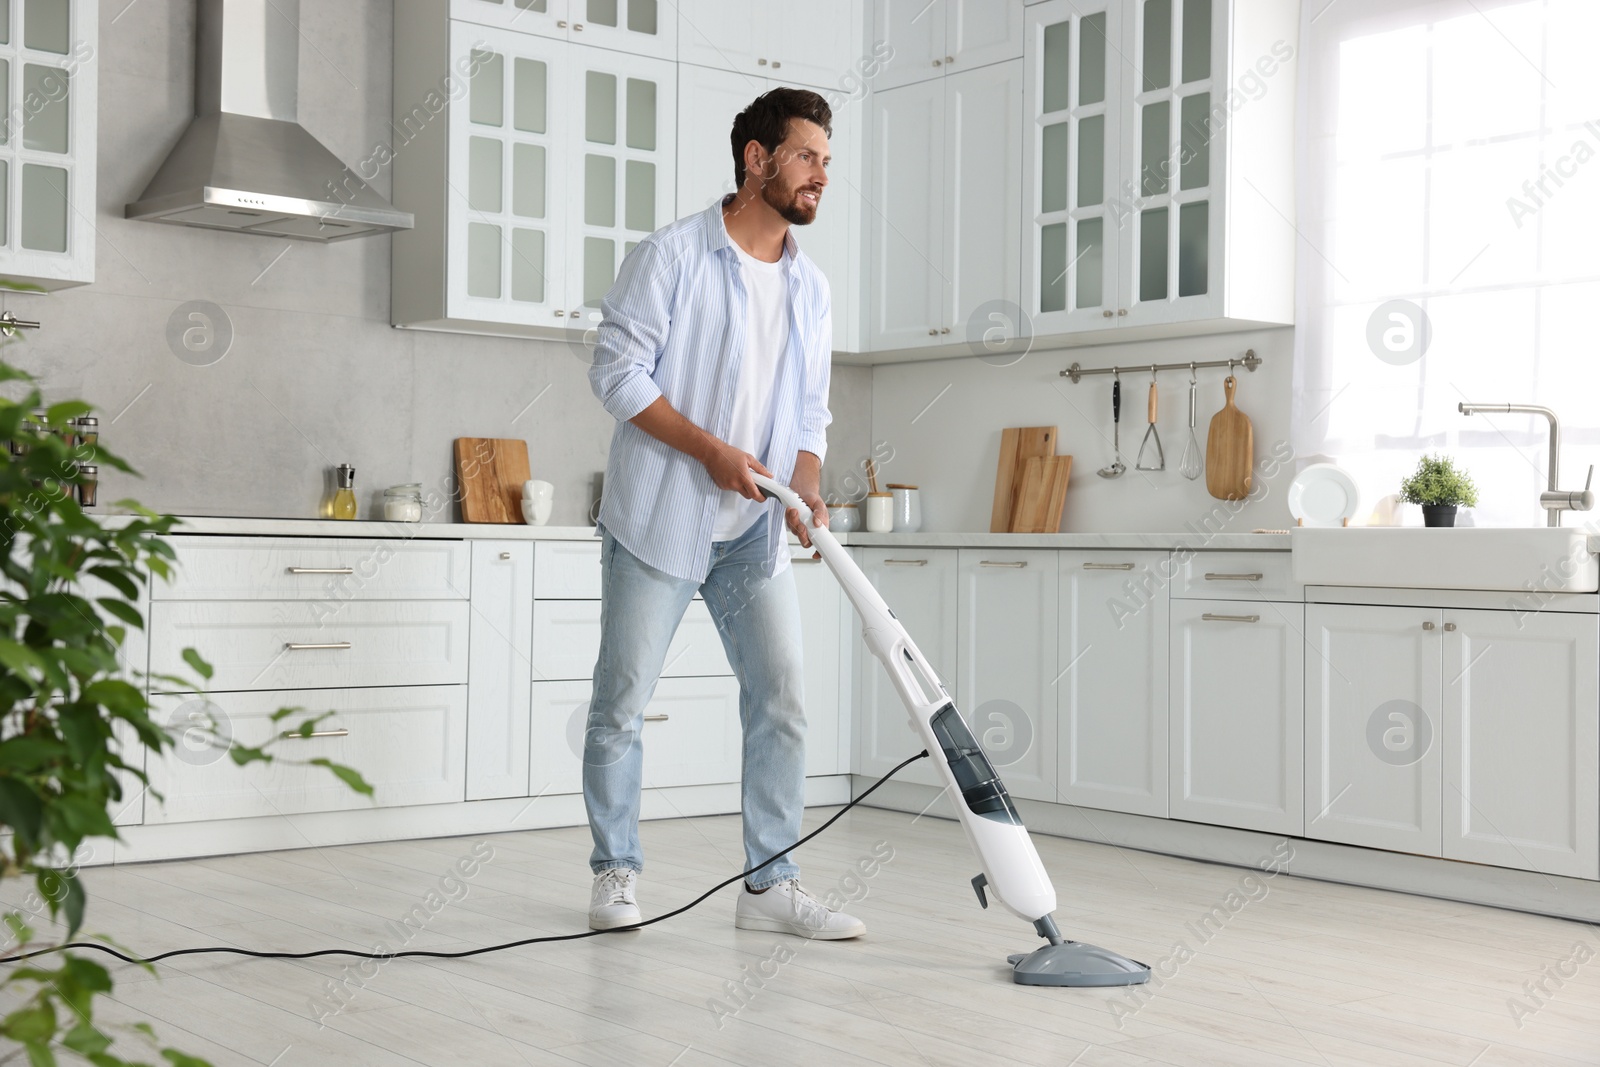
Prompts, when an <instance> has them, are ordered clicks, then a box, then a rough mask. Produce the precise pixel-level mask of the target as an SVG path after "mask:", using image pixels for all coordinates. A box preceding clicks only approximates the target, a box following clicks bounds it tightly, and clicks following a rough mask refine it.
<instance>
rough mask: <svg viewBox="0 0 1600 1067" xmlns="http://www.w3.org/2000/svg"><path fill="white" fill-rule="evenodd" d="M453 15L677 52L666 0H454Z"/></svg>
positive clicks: (648, 52)
mask: <svg viewBox="0 0 1600 1067" xmlns="http://www.w3.org/2000/svg"><path fill="white" fill-rule="evenodd" d="M450 17H451V18H453V19H460V20H463V21H466V22H475V23H479V24H481V25H484V26H496V27H500V28H503V29H508V30H515V31H517V32H518V33H528V34H535V35H537V36H540V37H549V38H552V39H554V40H558V41H572V42H575V43H579V44H587V45H591V46H593V47H596V48H609V49H612V50H614V51H618V52H632V53H634V54H636V55H641V56H655V57H656V58H658V59H674V58H676V55H677V50H678V39H677V30H678V24H677V20H675V19H674V18H673V17H672V8H671V6H670V4H667V3H665V2H664V0H450Z"/></svg>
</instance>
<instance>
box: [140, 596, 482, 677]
mask: <svg viewBox="0 0 1600 1067" xmlns="http://www.w3.org/2000/svg"><path fill="white" fill-rule="evenodd" d="M469 615H470V610H469V607H468V604H467V602H466V601H464V600H463V601H445V600H417V601H390V602H386V603H378V602H365V603H363V602H361V601H353V602H351V603H348V604H342V605H339V606H338V607H336V608H332V609H331V610H329V608H328V605H325V604H321V603H317V602H314V601H297V600H262V601H231V602H230V601H221V602H206V601H179V602H167V603H156V604H152V605H151V607H150V671H151V673H152V674H176V675H180V676H182V677H185V678H196V676H195V673H194V671H193V670H192V669H190V667H189V666H188V665H187V664H186V663H184V662H183V656H182V653H183V650H184V649H185V648H193V649H194V650H195V651H197V652H198V653H200V656H201V658H203V659H204V660H205V661H206V662H207V663H210V664H211V666H212V667H213V668H214V671H215V673H214V674H213V675H212V677H211V680H210V681H209V682H208V683H206V687H207V688H208V689H210V690H211V691H213V692H226V691H229V690H239V689H318V688H325V687H334V686H354V685H449V684H455V683H458V682H465V681H466V680H467V619H468V616H469ZM296 645H301V646H304V645H310V646H328V647H309V648H306V647H291V646H296ZM196 680H197V681H198V678H196ZM151 685H152V688H153V689H155V690H156V691H158V692H172V691H174V690H177V689H180V687H179V686H178V685H177V684H176V683H173V682H170V681H165V680H162V679H155V680H153V681H152V683H151Z"/></svg>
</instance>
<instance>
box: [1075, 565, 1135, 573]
mask: <svg viewBox="0 0 1600 1067" xmlns="http://www.w3.org/2000/svg"><path fill="white" fill-rule="evenodd" d="M1083 569H1084V570H1086V571H1131V570H1133V564H1131V563H1085V564H1084V565H1083Z"/></svg>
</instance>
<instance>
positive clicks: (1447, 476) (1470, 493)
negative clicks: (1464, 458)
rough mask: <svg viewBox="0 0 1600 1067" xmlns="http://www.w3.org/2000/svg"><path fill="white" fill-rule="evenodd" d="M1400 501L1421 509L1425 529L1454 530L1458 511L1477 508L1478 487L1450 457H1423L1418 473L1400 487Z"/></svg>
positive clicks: (1418, 461)
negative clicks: (1465, 508) (1426, 527)
mask: <svg viewBox="0 0 1600 1067" xmlns="http://www.w3.org/2000/svg"><path fill="white" fill-rule="evenodd" d="M1400 499H1401V500H1404V501H1405V502H1406V503H1407V504H1421V505H1422V525H1424V526H1454V525H1455V524H1456V508H1458V507H1463V506H1465V507H1469V508H1470V507H1476V506H1477V503H1478V487H1477V486H1475V485H1473V484H1472V479H1471V478H1470V477H1468V476H1467V473H1466V472H1465V471H1462V470H1457V469H1456V465H1455V463H1454V461H1452V460H1451V459H1450V457H1449V456H1434V455H1424V456H1423V457H1422V458H1421V459H1419V460H1417V469H1416V472H1415V473H1413V474H1412V475H1411V477H1409V478H1406V479H1405V480H1403V481H1402V482H1401V483H1400Z"/></svg>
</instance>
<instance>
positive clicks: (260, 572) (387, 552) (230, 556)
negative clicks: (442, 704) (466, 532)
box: [150, 535, 471, 604]
mask: <svg viewBox="0 0 1600 1067" xmlns="http://www.w3.org/2000/svg"><path fill="white" fill-rule="evenodd" d="M172 544H173V547H174V548H175V549H177V552H178V565H177V566H176V567H175V568H174V574H173V579H172V581H171V582H161V581H157V582H154V583H152V587H151V594H150V595H151V597H152V598H153V599H155V600H320V601H324V602H326V603H328V604H343V603H346V602H348V601H351V600H436V599H437V600H465V599H466V597H467V594H468V590H469V581H470V575H471V553H470V552H469V551H468V548H467V545H466V542H464V541H423V540H410V541H398V540H364V539H360V538H342V537H197V536H190V537H184V536H182V535H178V536H174V537H173V538H172Z"/></svg>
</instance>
